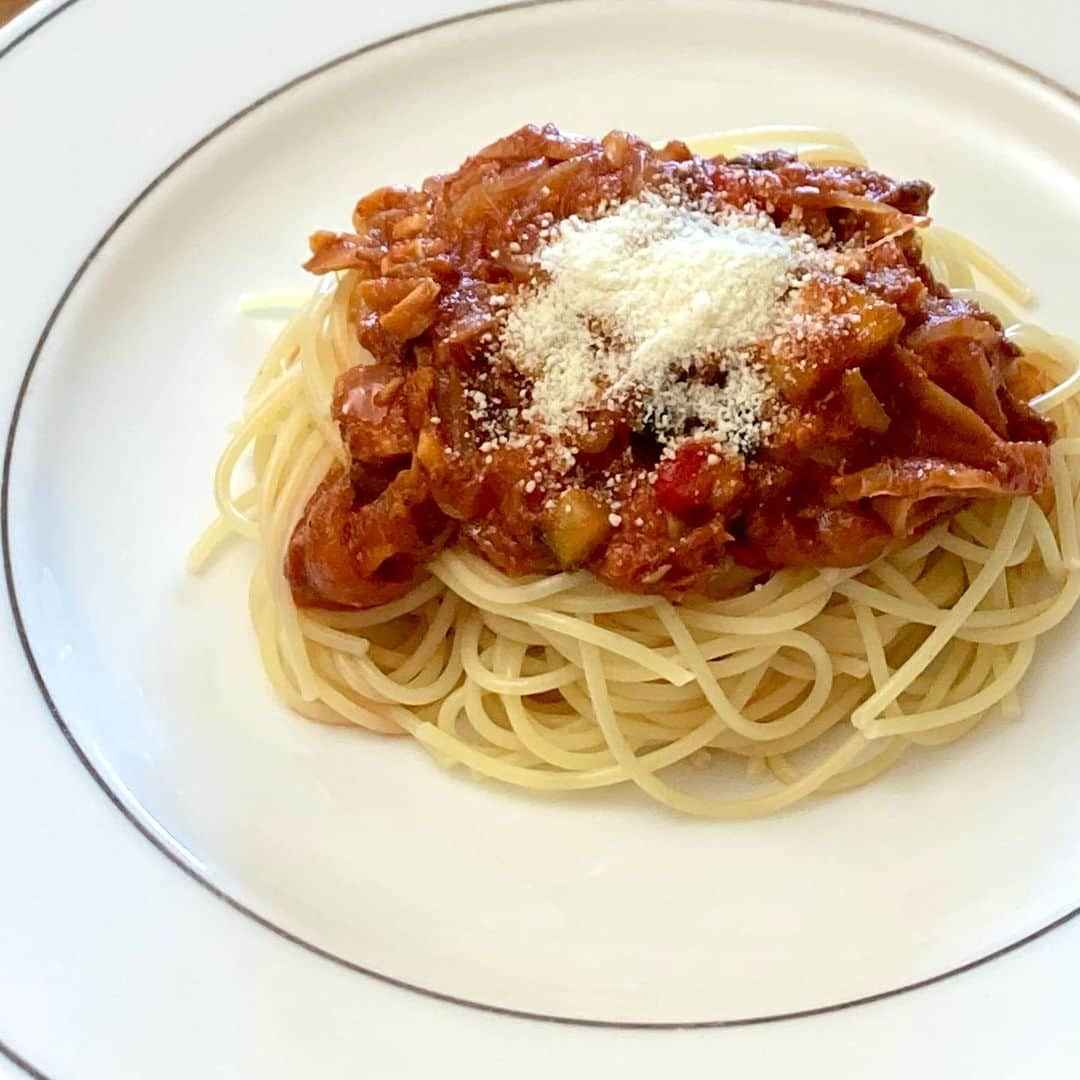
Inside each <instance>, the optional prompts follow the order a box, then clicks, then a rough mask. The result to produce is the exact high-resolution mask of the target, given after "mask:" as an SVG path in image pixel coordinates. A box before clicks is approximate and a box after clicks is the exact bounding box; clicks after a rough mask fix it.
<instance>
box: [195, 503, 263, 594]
mask: <svg viewBox="0 0 1080 1080" xmlns="http://www.w3.org/2000/svg"><path fill="white" fill-rule="evenodd" d="M258 501H259V492H258V489H256V488H253V487H250V488H248V489H247V491H243V492H241V493H240V494H239V495H237V496H236V498H235V499H233V504H234V506H235V507H236V509H237V510H238V511H239V512H240V513H241V514H245V515H246V514H247V512H248V511H249V510H251V509H253V508H255V507H257V506H258ZM235 534H236V529H235V527H234V526H233V523H232V522H231V521H229V520H228V519H227V518H225V517H223V516H222V515H221V514H218V516H217V517H216V518H214V520H213V521H211V522H210V524H209V525H207V526H206V528H205V529H204V530H203V532H202V535H201V536H200V537H199V539H198V540H196V541H195V544H194V545H193V546H192V549H191V551H190V552H189V553H188V557H187V566H186V569H187V572H188V573H189V574H197V573H199V571H200V570H202V568H203V567H204V566H205V565H206V562H207V560H208V559H209V558H210V556H211V555H213V554H214V552H215V551H217V549H218V548H219V547H220V546H221V544H222V543H223V542H224V541H225V540H227V539H228V538H229V537H230V536H234V535H235Z"/></svg>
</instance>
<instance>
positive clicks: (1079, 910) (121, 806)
mask: <svg viewBox="0 0 1080 1080" xmlns="http://www.w3.org/2000/svg"><path fill="white" fill-rule="evenodd" d="M75 2H76V0H67V3H65V4H63V5H61V7H59V8H57V9H55V10H54V11H52V12H50V13H49V14H48V15H46V16H45V18H44V19H43V20H42V21H41V22H39V23H37V24H36V25H35V26H32V27H30V28H29V29H28V30H27V31H25V32H24V33H23V34H22V35H20V37H18V38H16V39H15V41H14V42H12V43H11V44H10V45H8V46H7V47H6V48H5V49H3V50H0V59H2V58H3V56H4V55H5V54H6V53H7V52H9V51H10V50H11V49H12V48H13V47H14V46H15V45H16V44H18V43H19V42H20V41H23V40H25V39H26V38H27V37H28V36H29V35H30V34H31V33H33V31H34V30H35V29H37V27H38V26H40V25H43V23H44V22H46V21H48V20H49V19H51V18H53V17H54V16H55V15H57V14H58V13H59V12H60V11H63V10H65V9H66V8H68V7H70V6H71V5H72V4H74V3H75ZM573 2H576V0H515V2H512V3H505V4H501V5H499V6H497V7H492V8H487V9H484V10H481V11H471V12H463V13H460V14H458V15H453V16H449V17H447V18H444V19H440V20H437V21H435V22H429V23H425V24H424V25H422V26H416V27H412V28H410V29H408V30H404V31H401V32H399V33H397V34H393V35H390V36H389V37H385V38H381V39H379V40H378V41H374V42H370V43H368V44H366V45H363V46H360V47H359V48H356V49H352V50H350V51H348V52H346V53H343V54H341V55H340V56H337V57H335V58H333V59H331V60H328V61H326V62H324V63H322V64H319V65H318V66H316V67H314V68H312V69H310V70H308V71H306V72H303V73H302V74H300V75H297V76H295V77H293V78H292V79H289V80H288V81H286V82H284V83H282V84H281V85H279V86H277V87H276V88H274V89H273V90H270V91H268V92H267V93H265V94H263V95H262V96H261V97H259V98H257V99H256V100H255V101H253V102H251V103H250V104H248V105H246V106H245V107H244V108H242V109H240V110H239V111H237V112H235V113H233V115H231V116H229V117H228V118H227V119H226V120H224V121H222V122H221V123H220V124H218V125H217V126H216V127H215V128H213V129H212V130H211V131H209V132H208V133H207V134H205V135H203V136H202V138H200V139H199V140H198V141H197V142H195V143H193V144H192V145H191V146H190V147H189V148H188V149H187V150H185V151H184V152H183V153H182V154H181V155H180V156H179V157H177V158H176V159H175V160H174V161H172V162H171V163H170V164H169V165H168V166H167V167H166V168H165V169H164V170H163V171H162V172H160V173H159V174H158V175H157V176H156V177H154V179H153V180H151V181H150V183H149V184H147V185H146V187H144V188H143V190H142V191H141V192H139V194H138V195H137V196H136V197H135V198H134V199H133V200H132V202H130V203H129V204H128V205H127V206H126V207H125V208H124V210H123V211H121V213H120V214H119V216H118V217H117V218H116V219H115V220H114V221H113V223H112V224H111V225H110V226H109V228H108V229H107V230H106V231H105V233H103V234H102V236H101V237H100V239H99V240H98V241H97V243H95V244H94V246H93V248H92V249H91V250H90V252H89V254H88V255H87V256H86V258H85V259H84V260H83V262H82V263H81V264H80V266H79V268H78V269H77V270H76V271H75V273H74V275H73V276H72V277H71V279H70V280H69V281H68V283H67V285H66V286H65V288H64V290H63V292H62V293H61V295H60V298H59V300H58V301H57V303H56V306H55V307H54V308H53V310H52V312H51V314H50V315H49V318H48V320H47V321H46V323H45V326H44V328H43V329H42V331H41V335H40V336H39V338H38V341H37V344H36V345H35V347H34V351H33V353H32V354H31V357H30V360H29V362H28V365H27V368H26V371H25V372H24V374H23V378H22V382H21V384H20V386H19V391H18V395H17V397H16V400H15V406H14V409H13V411H12V417H11V423H10V427H9V429H8V435H7V443H6V448H5V452H4V465H3V478H2V482H0V543H2V548H3V562H4V577H5V580H6V583H7V589H8V596H9V599H10V603H11V611H12V615H13V618H14V621H15V628H16V631H17V633H18V636H19V641H20V643H21V645H22V648H23V652H24V654H25V657H26V661H27V664H28V666H29V668H30V671H31V674H32V675H33V677H34V681H35V683H36V684H37V687H38V690H39V692H40V693H41V696H42V699H43V700H44V702H45V705H46V706H47V708H48V710H49V712H50V713H51V715H52V717H53V719H54V721H55V722H56V724H57V726H58V727H59V728H60V730H61V732H62V733H63V735H64V737H65V738H66V739H67V741H68V744H69V745H70V746H71V749H72V751H73V752H74V753H75V755H76V757H77V758H78V759H79V761H80V762H81V763H82V764H83V766H84V767H85V768H86V770H87V771H88V772H89V773H90V775H91V776H93V778H94V780H95V781H96V782H97V784H98V786H99V787H100V788H101V789H102V791H103V792H104V793H105V795H106V796H107V797H108V798H109V800H110V801H111V802H112V803H113V805H114V806H115V807H116V808H117V809H118V810H119V811H120V813H121V814H123V815H124V817H125V818H127V820H128V821H129V822H131V824H132V825H133V826H134V827H135V828H136V829H138V831H139V832H140V833H142V835H143V836H144V837H146V839H147V840H149V841H150V843H151V844H153V845H154V847H155V848H157V849H158V850H159V851H160V852H161V853H162V854H163V855H165V856H166V857H167V858H168V859H169V860H170V861H171V862H173V863H174V864H175V865H176V866H177V867H178V868H179V869H180V870H182V871H183V872H184V873H185V874H187V875H188V877H190V878H192V879H193V880H194V881H196V882H198V883H199V884H200V885H202V886H203V887H204V888H206V889H207V890H208V891H209V892H210V893H212V894H213V895H214V896H216V897H217V898H218V899H219V900H222V901H223V902H224V903H226V904H228V905H229V906H230V907H232V908H233V909H234V910H236V911H238V912H241V913H242V914H244V915H246V916H248V917H249V918H251V919H253V920H254V921H255V922H256V923H258V924H259V925H260V926H263V927H264V928H266V929H267V930H270V931H271V932H273V933H274V934H276V935H277V936H278V937H281V938H283V939H284V940H286V941H289V942H292V943H293V944H296V945H299V946H301V947H302V948H304V949H306V950H308V951H309V952H312V953H314V954H315V955H317V956H320V957H323V958H325V959H327V960H330V961H333V962H334V963H336V964H340V965H342V966H343V967H346V968H349V969H350V970H352V971H356V972H359V973H361V974H363V975H368V976H371V977H373V978H376V979H379V980H380V981H382V982H384V983H386V984H388V985H391V986H395V987H398V988H400V989H404V990H410V991H413V992H416V993H420V994H424V995H425V996H427V997H430V998H435V999H437V1000H440V1001H446V1002H451V1003H453V1004H456V1005H466V1006H469V1007H470V1008H475V1009H480V1010H483V1011H485V1012H490V1013H496V1014H501V1015H506V1016H515V1017H520V1018H523V1019H529V1020H543V1021H549V1022H553V1023H560V1024H572V1025H580V1026H585V1027H598V1028H616V1029H619V1028H630V1029H646V1030H681V1029H693V1028H720V1027H740V1026H749V1025H754V1024H764V1023H771V1022H774V1021H779V1020H794V1019H799V1018H802V1017H808V1016H817V1015H821V1014H824V1013H830V1012H835V1011H837V1010H840V1009H847V1008H851V1007H853V1006H855V1005H864V1004H869V1003H871V1002H875V1001H881V1000H884V999H886V998H890V997H894V996H896V995H899V994H904V993H907V992H909V991H912V990H918V989H920V988H922V987H925V986H930V985H933V984H934V983H937V982H941V981H942V980H944V979H948V978H951V977H952V976H954V975H959V974H962V973H963V972H966V971H970V970H971V969H973V968H976V967H980V966H981V965H983V964H985V963H988V962H989V961H991V960H994V959H996V958H998V957H1000V956H1004V955H1006V954H1007V953H1010V952H1013V951H1014V950H1015V949H1019V948H1021V947H1022V946H1024V945H1026V944H1028V943H1029V942H1031V941H1034V940H1035V939H1036V938H1039V937H1041V936H1043V935H1044V934H1047V933H1049V932H1050V931H1051V930H1054V929H1056V928H1057V927H1059V926H1061V925H1063V924H1064V923H1066V922H1068V921H1069V920H1070V919H1072V918H1074V917H1075V916H1077V915H1078V914H1080V904H1078V905H1077V906H1076V907H1074V908H1073V909H1072V910H1070V911H1068V912H1066V913H1065V914H1064V915H1061V916H1059V917H1058V918H1056V919H1054V920H1053V921H1051V922H1049V923H1047V924H1046V925H1044V926H1042V927H1040V928H1038V929H1036V930H1034V931H1032V932H1031V933H1029V934H1026V935H1024V936H1023V937H1021V938H1018V939H1017V940H1015V941H1013V942H1010V943H1009V944H1007V945H1004V946H1002V947H1000V948H998V949H995V950H994V951H992V952H989V953H987V954H986V955H984V956H981V957H977V958H976V959H974V960H969V961H967V962H966V963H964V964H961V965H959V966H957V967H953V968H949V969H947V970H946V971H943V972H940V973H938V974H936V975H931V976H928V977H927V978H925V979H920V980H918V981H916V982H912V983H907V984H905V985H903V986H899V987H894V988H892V989H889V990H882V991H879V992H877V993H874V994H868V995H865V996H862V997H858V998H852V999H849V1000H846V1001H841V1002H837V1003H834V1004H829V1005H820V1006H815V1007H814V1008H809V1009H801V1010H797V1011H793V1012H786V1013H773V1014H766V1015H763V1016H749V1017H736V1018H732V1019H726V1020H696V1021H686V1022H679V1021H667V1022H648V1021H619V1020H593V1019H584V1018H580V1017H573V1016H555V1015H551V1014H546V1013H536V1012H529V1011H527V1010H522V1009H513V1008H509V1007H506V1006H500V1005H493V1004H488V1003H485V1002H480V1001H471V1000H468V999H466V998H462V997H457V996H455V995H453V994H449V993H444V992H442V991H439V990H434V989H430V988H428V987H424V986H419V985H416V984H414V983H410V982H406V981H405V980H402V979H399V978H396V977H394V976H392V975H388V974H385V973H383V972H380V971H375V970H373V969H371V968H367V967H364V966H363V965H362V964H359V963H356V962H355V961H352V960H348V959H346V958H345V957H343V956H338V955H336V954H335V953H332V952H330V951H329V950H327V949H324V948H322V947H321V946H319V945H316V944H314V943H313V942H310V941H307V940H305V939H304V938H301V937H299V936H298V935H296V934H293V933H292V932H290V931H289V930H286V929H284V928H283V927H280V926H278V925H277V924H276V923H273V922H271V921H270V920H269V919H267V918H265V917H264V916H262V915H260V914H258V913H257V912H256V911H254V910H252V909H251V908H249V907H247V906H246V905H245V904H243V903H242V902H240V901H239V900H237V899H235V898H234V897H232V896H230V895H229V894H228V893H226V892H225V891H224V890H222V889H221V888H219V887H218V886H217V885H215V884H214V883H213V882H212V881H211V880H210V879H209V878H208V877H204V876H203V875H202V874H201V873H200V872H199V871H198V870H197V869H196V868H195V866H194V864H193V863H194V860H191V861H189V860H188V859H186V858H185V857H184V855H182V854H181V853H180V851H178V850H174V849H172V848H170V847H168V846H167V845H166V844H165V843H164V842H163V841H162V840H161V839H160V838H159V837H158V836H156V835H155V834H154V832H153V830H152V829H151V828H150V827H149V826H148V825H147V824H146V821H147V820H148V821H152V822H154V821H155V819H154V818H153V817H152V815H150V814H149V813H147V812H146V810H145V809H144V808H142V807H139V808H138V809H139V814H141V815H142V818H145V819H146V820H143V819H142V818H141V817H140V816H139V814H137V813H136V812H135V810H133V809H132V808H130V807H129V806H127V805H126V804H125V803H124V802H123V801H122V800H121V799H120V797H119V796H118V795H117V794H116V793H115V792H114V791H113V789H112V788H111V787H110V786H109V785H108V783H107V782H106V781H105V779H104V777H103V776H102V775H101V773H100V772H99V771H98V770H97V769H96V768H95V767H94V765H93V763H92V762H91V761H90V760H89V758H88V757H87V755H86V753H85V752H84V750H83V749H82V747H81V746H80V745H79V743H78V741H77V740H76V739H75V737H74V735H73V734H72V732H71V730H70V729H69V728H68V726H67V723H66V722H65V720H64V718H63V715H62V714H61V713H60V710H59V708H58V707H57V705H56V703H55V701H54V700H53V698H52V695H51V693H50V691H49V688H48V685H47V683H46V682H45V679H44V676H43V675H42V673H41V670H40V668H39V666H38V663H37V660H36V657H35V655H34V652H33V648H32V646H31V644H30V640H29V635H28V633H27V629H26V626H25V624H24V622H23V618H22V612H21V609H20V607H19V602H18V596H17V594H16V590H15V579H14V565H13V562H12V557H11V544H10V540H11V538H10V526H9V516H8V511H9V494H10V480H11V463H12V456H13V452H14V446H15V436H16V431H17V428H18V423H19V418H20V416H21V413H22V406H23V402H24V400H25V397H26V392H27V390H28V388H29V385H30V380H31V377H32V376H33V373H34V371H35V369H36V367H37V363H38V361H39V359H40V357H41V355H42V353H43V351H44V348H45V345H46V343H47V341H48V338H49V334H50V333H51V332H52V329H53V326H54V325H55V323H56V320H57V319H58V317H59V316H60V313H61V311H62V310H63V308H64V306H65V305H66V303H67V301H68V299H69V298H70V296H71V294H72V293H73V292H74V290H75V289H76V288H77V287H78V285H79V283H80V281H81V280H82V278H83V276H84V274H85V273H86V271H87V269H89V267H90V265H91V264H92V263H93V261H94V260H95V259H96V258H97V256H98V255H99V254H100V252H101V251H102V249H103V248H104V247H105V245H106V244H107V243H108V242H109V241H110V240H111V239H112V237H113V236H114V234H115V233H116V232H117V230H119V229H120V228H121V226H122V225H123V224H124V223H125V222H126V221H127V219H128V218H129V217H130V216H131V214H132V213H133V212H134V211H135V210H136V209H137V208H138V207H139V206H140V205H141V204H142V203H143V201H144V200H145V199H146V198H147V197H148V196H149V195H150V194H151V193H152V192H154V191H155V190H156V189H157V187H158V186H159V185H160V184H161V183H162V182H163V181H165V180H166V179H168V178H169V177H170V176H171V175H172V174H173V173H174V172H175V171H176V170H177V169H178V168H179V167H180V166H181V165H183V164H185V163H186V162H187V161H188V160H189V159H190V158H192V157H193V156H194V155H195V154H197V153H198V152H199V151H200V150H201V149H202V148H203V147H204V146H206V145H207V144H208V143H210V142H211V141H213V140H214V139H216V138H217V137H218V136H219V135H221V134H222V133H223V132H225V131H226V130H228V129H229V128H231V127H232V126H233V125H234V124H236V123H238V122H239V121H240V120H242V119H244V118H245V117H246V116H248V115H249V114H251V113H253V112H255V111H256V110H258V109H259V108H261V107H262V106H263V105H265V104H267V103H268V102H270V101H272V100H274V99H276V98H278V97H281V96H282V95H284V94H286V93H288V92H289V91H291V90H293V89H294V88H296V87H297V86H300V85H301V84H303V83H306V82H308V81H309V80H311V79H314V78H316V77H318V76H319V75H322V74H323V73H325V72H327V71H329V70H332V69H333V68H336V67H338V66H340V65H342V64H344V63H347V62H349V61H351V60H354V59H356V58H357V57H360V56H363V55H365V54H367V53H371V52H374V51H375V50H378V49H381V48H384V47H386V46H389V45H393V44H395V43H397V42H400V41H403V40H406V39H409V38H414V37H418V36H421V35H423V34H426V33H429V32H431V31H436V30H440V29H443V28H446V27H448V26H453V25H456V24H460V23H464V22H469V21H474V20H480V19H485V18H488V17H490V16H497V15H502V14H505V13H507V12H510V11H518V10H523V9H528V8H534V7H544V6H554V5H555V4H569V3H573ZM758 2H759V3H760V2H768V3H770V4H775V5H777V6H791V7H806V8H816V9H819V10H824V11H829V12H834V13H840V14H848V15H851V16H853V17H855V18H864V19H868V20H870V21H874V22H879V23H882V24H886V25H892V26H897V27H899V28H902V29H904V30H907V31H914V32H916V33H919V34H921V35H922V36H924V37H930V38H935V39H937V40H940V41H945V42H948V43H951V44H954V45H956V46H958V47H961V48H964V49H966V50H968V51H969V52H973V53H975V54H978V55H982V56H984V57H986V58H987V59H990V60H993V61H994V62H995V63H998V64H1001V65H1003V66H1005V67H1007V68H1010V69H1012V70H1014V71H1017V72H1020V73H1021V74H1024V75H1027V76H1028V77H1030V78H1033V79H1034V80H1036V81H1037V82H1039V83H1040V84H1041V85H1043V86H1044V87H1046V88H1048V89H1051V90H1053V91H1055V92H1057V93H1058V94H1060V95H1061V96H1063V97H1064V99H1065V100H1066V101H1068V102H1070V103H1072V104H1074V105H1080V94H1077V93H1075V92H1074V91H1072V90H1070V89H1068V88H1067V87H1065V86H1063V85H1062V84H1060V83H1057V82H1056V81H1055V80H1053V79H1051V78H1049V77H1048V76H1046V75H1043V74H1042V73H1041V72H1038V71H1035V70H1034V69H1031V68H1028V67H1027V66H1026V65H1024V64H1021V63H1019V62H1017V61H1014V60H1011V59H1010V58H1008V57H1006V56H1003V55H1001V54H1000V53H997V52H995V51H994V50H992V49H989V48H986V47H985V46H982V45H979V44H977V43H975V42H972V41H968V40H967V39H966V38H963V37H961V36H959V35H957V34H953V33H950V32H947V31H942V30H936V29H934V28H933V27H928V26H925V25H923V24H922V23H918V22H915V21H913V20H909V19H904V18H901V17H899V16H895V15H889V14H884V13H880V12H876V11H871V10H868V9H865V8H860V7H855V6H849V5H847V4H843V3H839V2H837V0H758ZM136 805H138V804H136ZM155 824H159V823H157V822H155ZM181 850H182V851H183V852H184V854H186V855H188V856H190V853H189V852H187V851H186V849H182V848H181ZM0 1052H3V1053H6V1054H8V1056H9V1057H11V1058H12V1060H13V1061H14V1062H15V1063H16V1064H17V1065H20V1067H24V1066H25V1064H28V1063H24V1061H23V1060H22V1059H20V1058H16V1057H15V1056H14V1055H13V1054H11V1053H10V1052H9V1051H8V1050H7V1048H6V1047H5V1046H4V1045H3V1044H2V1043H0ZM31 1068H32V1067H31Z"/></svg>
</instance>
